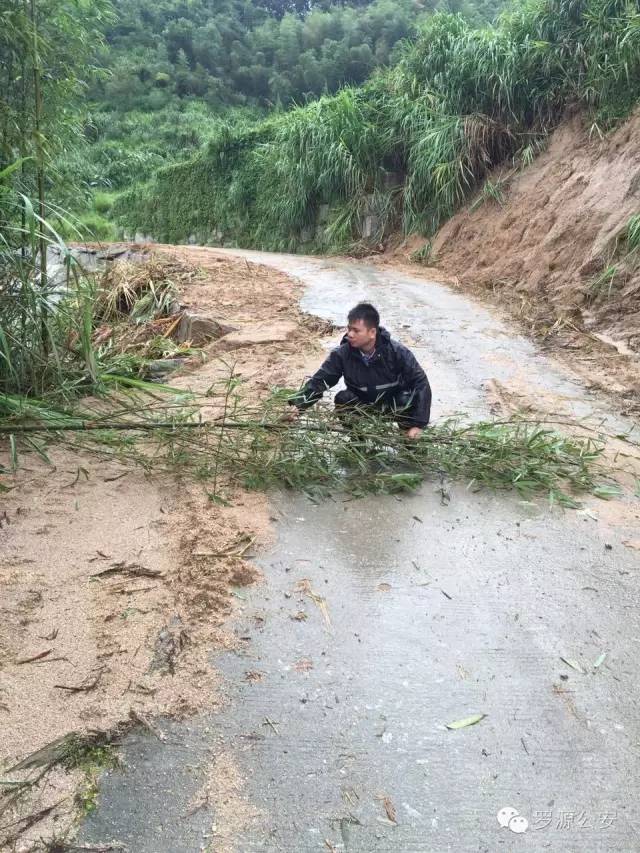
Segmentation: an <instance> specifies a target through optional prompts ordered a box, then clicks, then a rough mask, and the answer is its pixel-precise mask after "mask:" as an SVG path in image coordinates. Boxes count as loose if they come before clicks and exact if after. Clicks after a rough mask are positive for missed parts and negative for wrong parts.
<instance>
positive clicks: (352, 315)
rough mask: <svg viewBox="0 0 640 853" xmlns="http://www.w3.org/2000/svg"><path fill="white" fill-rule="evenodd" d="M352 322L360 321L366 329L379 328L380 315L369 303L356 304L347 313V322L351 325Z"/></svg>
mask: <svg viewBox="0 0 640 853" xmlns="http://www.w3.org/2000/svg"><path fill="white" fill-rule="evenodd" d="M354 320H362V322H363V323H364V324H365V326H366V327H367V329H377V328H379V327H380V315H379V314H378V312H377V311H376V309H375V308H374V307H373V305H372V304H371V303H370V302H358V304H357V305H356V307H355V308H352V309H351V311H349V313H348V314H347V321H348V322H349V323H353V321H354Z"/></svg>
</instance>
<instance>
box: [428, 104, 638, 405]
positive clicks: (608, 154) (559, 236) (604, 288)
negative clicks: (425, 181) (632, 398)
mask: <svg viewBox="0 0 640 853" xmlns="http://www.w3.org/2000/svg"><path fill="white" fill-rule="evenodd" d="M639 135H640V115H639V114H638V113H637V112H636V113H635V114H634V116H632V118H630V119H629V120H628V121H626V122H624V123H623V124H622V125H621V126H620V127H619V128H618V129H617V130H616V131H615V132H613V133H612V134H611V135H609V136H606V137H604V138H599V137H598V136H597V135H595V134H593V133H590V128H589V126H588V125H587V124H585V123H584V121H583V120H581V118H580V117H577V116H576V117H573V118H572V119H569V120H567V121H566V122H565V123H563V124H562V125H561V127H559V128H558V130H557V131H556V132H555V133H554V134H553V136H552V137H551V139H550V141H549V145H548V148H547V149H546V151H544V152H543V153H542V154H541V155H540V156H539V157H538V158H537V160H536V161H535V162H534V163H533V164H532V165H530V166H529V167H528V168H526V169H524V170H522V171H516V170H512V169H507V168H504V169H502V170H501V171H499V172H496V173H495V174H494V175H492V176H491V183H490V186H491V187H492V190H493V194H492V195H489V194H488V193H486V192H485V193H484V194H480V195H479V196H478V198H477V199H476V201H475V202H474V203H472V204H471V205H470V206H469V207H468V208H465V209H464V210H461V211H460V212H459V213H457V214H456V215H455V216H454V217H453V218H452V219H450V220H449V221H448V222H447V223H446V224H445V225H444V226H443V228H441V229H440V231H439V232H438V234H437V235H436V237H435V239H434V240H433V244H432V253H431V259H432V261H435V263H437V265H438V266H440V267H441V268H442V269H444V270H446V271H447V272H450V273H453V274H455V275H456V276H457V277H458V278H459V279H460V280H461V282H462V283H463V284H464V285H465V286H468V287H469V286H471V287H479V288H481V289H484V290H485V291H486V292H489V293H491V294H493V295H495V296H497V297H498V298H499V299H500V300H501V301H503V302H505V301H506V302H507V303H509V305H510V306H511V307H512V308H513V309H514V310H516V312H517V313H518V314H519V315H520V316H522V317H523V318H526V321H527V323H528V324H529V325H531V326H532V327H533V328H534V329H535V330H537V331H538V332H541V333H543V334H547V333H548V332H549V331H550V330H553V331H554V332H556V333H560V334H562V335H563V336H564V339H565V343H571V339H572V338H575V337H576V336H577V334H578V335H579V334H580V333H581V332H585V333H587V336H588V337H590V338H591V339H592V340H593V338H594V337H595V338H596V340H599V341H600V342H601V343H603V344H604V345H605V347H608V348H609V354H608V355H609V357H611V356H612V355H613V356H616V358H619V356H622V357H623V358H626V359H627V360H628V359H630V357H631V355H632V353H633V352H636V353H637V352H640V228H639V227H638V226H639V223H640V216H639V215H638V214H639V213H640V149H639V148H638V138H639ZM573 344H574V345H577V344H578V342H577V341H574V342H573ZM636 367H637V365H636ZM635 390H636V391H638V390H640V383H638V381H637V379H636V382H635Z"/></svg>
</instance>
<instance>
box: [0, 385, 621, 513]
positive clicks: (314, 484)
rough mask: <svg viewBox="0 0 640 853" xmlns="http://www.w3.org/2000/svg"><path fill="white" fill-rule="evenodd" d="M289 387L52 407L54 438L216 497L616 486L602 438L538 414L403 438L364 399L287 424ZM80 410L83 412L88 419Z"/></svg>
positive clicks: (571, 498)
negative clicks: (557, 426) (202, 486)
mask: <svg viewBox="0 0 640 853" xmlns="http://www.w3.org/2000/svg"><path fill="white" fill-rule="evenodd" d="M290 394H291V392H289V391H286V390H279V391H276V392H275V393H274V394H273V395H272V396H271V397H270V398H268V399H267V400H265V401H261V402H258V403H256V402H255V400H254V399H253V397H251V398H250V400H247V398H246V397H245V395H244V394H243V389H242V387H241V386H239V384H238V380H237V379H236V378H234V377H231V378H230V379H229V381H228V382H226V383H225V382H221V383H219V384H218V385H217V386H216V387H214V388H212V389H210V391H209V392H208V394H207V397H206V398H203V399H202V400H201V401H198V400H196V399H193V400H192V401H191V403H190V406H191V407H190V408H189V409H184V410H182V411H181V410H176V406H175V401H172V402H169V403H155V404H154V403H150V402H149V401H148V400H147V401H145V404H144V406H142V405H141V404H140V402H139V401H138V402H137V403H136V402H135V401H134V402H133V403H132V405H131V406H130V407H129V408H126V407H124V406H122V407H121V409H120V412H119V413H118V415H117V417H115V418H113V419H111V418H109V417H108V415H107V416H106V417H105V414H104V412H102V413H100V414H97V413H96V415H92V414H91V413H89V412H85V413H83V414H82V415H80V416H75V417H73V416H69V415H67V423H68V431H65V428H64V426H63V424H62V420H61V418H58V419H57V420H56V425H57V427H58V431H57V433H56V434H55V436H53V435H51V436H50V439H51V440H56V441H64V442H66V443H68V444H70V445H71V446H83V447H87V446H93V447H96V446H97V447H98V448H99V447H101V446H104V445H105V444H107V445H108V446H109V447H110V448H111V449H112V450H113V452H114V453H115V454H116V455H117V456H119V457H121V458H123V459H126V460H128V461H136V462H138V463H139V464H141V465H143V466H144V467H145V468H153V467H160V468H161V469H169V470H171V469H174V468H176V469H178V470H180V471H181V472H183V473H190V474H191V475H194V476H197V477H198V478H201V479H205V480H209V481H211V482H212V483H213V490H212V499H213V500H216V501H218V502H222V501H223V500H224V498H223V496H222V495H221V494H220V489H222V490H224V489H231V488H233V487H234V486H235V485H238V484H239V485H242V486H244V487H248V488H253V489H261V490H262V489H271V488H274V487H283V486H284V487H288V488H293V489H296V490H301V491H305V492H308V493H315V494H325V495H326V494H327V493H330V492H332V491H336V492H343V493H344V492H345V491H346V492H349V493H351V494H354V495H362V494H365V493H367V492H368V493H371V492H373V493H394V492H399V491H411V490H412V489H415V488H416V487H417V486H418V485H419V484H420V483H421V482H423V481H424V480H425V479H427V478H430V477H437V478H440V479H441V478H442V476H443V475H444V476H446V477H448V478H451V479H453V480H460V481H461V482H462V483H464V484H465V485H466V486H467V487H468V488H472V489H481V488H489V489H510V490H513V491H515V492H516V493H517V494H518V495H519V497H521V498H523V499H527V500H529V499H531V498H534V497H535V496H539V495H547V496H548V497H549V499H550V500H551V501H552V502H553V503H560V504H562V505H564V506H577V501H576V497H577V496H578V495H579V494H581V493H592V494H596V495H599V496H602V497H609V496H611V495H612V494H613V493H614V491H613V488H612V486H611V484H610V483H607V473H606V470H605V469H604V467H603V466H602V464H601V458H602V454H603V449H604V448H603V443H602V442H601V441H594V440H591V439H582V438H574V437H570V436H566V435H561V434H559V433H558V432H555V431H554V430H553V429H550V428H549V427H548V426H546V425H545V424H544V423H539V422H535V421H526V420H520V419H518V418H514V419H513V420H510V421H506V422H505V421H501V422H499V423H491V422H479V423H464V422H462V421H461V420H457V419H452V420H446V421H443V422H441V423H438V424H437V425H433V426H431V427H429V428H428V429H427V430H425V432H424V433H423V434H422V436H421V437H420V439H419V440H418V441H408V440H406V439H405V437H404V436H403V434H402V433H401V432H400V431H399V430H398V429H397V427H396V426H395V424H394V423H393V422H392V421H390V420H389V419H388V418H385V417H384V416H382V415H380V414H379V413H376V412H371V411H370V410H367V409H366V408H365V409H363V410H362V411H361V412H359V413H357V414H356V415H354V417H353V419H352V421H351V423H350V424H349V425H348V426H346V425H344V424H340V423H338V422H337V421H336V419H335V415H334V413H333V412H332V410H330V409H327V408H325V407H323V406H317V407H315V408H314V409H313V410H312V411H310V412H308V413H305V415H304V417H303V418H301V419H299V420H298V421H296V423H295V424H292V425H287V424H284V423H283V421H282V416H283V413H284V412H283V410H284V409H286V408H287V406H286V400H287V399H288V397H289V396H290ZM212 405H214V406H216V411H219V412H222V414H219V415H218V417H217V418H216V420H215V422H209V423H207V422H206V421H203V419H202V417H201V406H204V407H209V408H210V407H211V406H212ZM100 418H102V426H101V425H100V423H99V420H100ZM84 420H86V421H89V427H88V428H87V429H85V428H83V421H84ZM21 426H25V427H26V428H27V429H29V428H36V429H39V428H43V431H46V427H47V424H46V423H45V424H44V425H41V426H39V421H38V417H37V415H35V416H34V415H32V416H31V417H27V418H23V419H22V421H19V420H18V419H17V418H14V420H13V423H12V424H11V427H10V428H11V430H13V432H14V435H16V436H17V440H18V441H19V442H20V443H22V441H23V434H22V433H21ZM24 435H26V436H29V435H31V433H28V432H26V433H25V434H24ZM125 435H126V436H128V438H126V439H125ZM115 436H119V438H115ZM78 442H80V445H78ZM87 443H88V444H87Z"/></svg>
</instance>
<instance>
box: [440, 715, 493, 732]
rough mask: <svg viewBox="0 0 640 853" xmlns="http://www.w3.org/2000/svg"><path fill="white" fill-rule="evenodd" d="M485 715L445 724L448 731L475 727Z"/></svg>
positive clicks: (472, 716)
mask: <svg viewBox="0 0 640 853" xmlns="http://www.w3.org/2000/svg"><path fill="white" fill-rule="evenodd" d="M486 716H487V715H486V714H472V715H471V716H470V717H464V718H463V719H462V720H455V721H454V722H453V723H447V724H446V726H447V728H448V729H452V730H455V729H466V728H467V727H468V726H475V725H476V723H479V722H480V721H481V720H484V718H485V717H486Z"/></svg>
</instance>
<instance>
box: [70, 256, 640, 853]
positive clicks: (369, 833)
mask: <svg viewBox="0 0 640 853" xmlns="http://www.w3.org/2000/svg"><path fill="white" fill-rule="evenodd" d="M246 254H247V256H248V257H250V258H255V259H256V260H259V261H261V262H263V263H267V264H271V265H273V266H275V267H277V268H279V269H282V270H285V271H286V272H289V273H292V274H294V275H297V276H299V277H300V278H301V279H302V280H303V281H304V282H305V283H306V286H307V287H306V294H305V297H304V299H303V307H304V308H305V309H306V310H308V311H311V312H313V313H316V314H319V315H321V316H323V317H326V318H329V319H331V320H333V321H336V322H339V323H343V322H344V317H345V314H346V311H347V310H348V308H349V307H351V305H352V304H353V303H355V302H356V301H358V300H360V299H364V298H367V299H370V300H371V301H373V302H374V303H375V304H376V305H377V306H378V307H379V309H380V312H381V314H382V316H383V321H384V323H385V325H386V326H387V327H388V328H389V329H390V330H391V331H392V333H393V334H395V335H396V336H398V337H400V338H401V339H402V340H404V341H405V342H406V343H408V344H409V345H411V346H412V348H413V349H414V351H415V352H416V354H417V355H418V357H419V359H420V360H421V361H422V363H423V364H424V366H425V368H426V369H427V371H428V374H429V377H430V380H431V383H432V386H433V389H434V406H433V416H434V418H436V419H437V418H441V417H443V416H445V415H448V414H451V413H452V412H455V411H461V410H462V411H465V412H468V413H470V414H472V415H473V416H476V417H483V416H485V415H487V414H488V396H487V387H488V386H487V383H489V381H490V380H497V381H498V382H499V383H502V385H503V386H504V387H505V388H506V389H507V390H508V391H510V392H515V393H518V394H523V395H526V396H527V397H528V398H529V399H530V400H537V401H538V402H540V403H541V404H542V405H543V406H544V408H546V409H548V410H551V411H556V412H559V413H561V414H562V415H563V416H564V415H572V416H576V417H581V418H586V419H587V421H588V422H589V423H594V424H603V425H604V428H605V429H607V430H611V432H617V431H620V430H621V429H629V428H630V424H628V423H626V424H625V423H622V422H620V421H618V420H617V419H616V418H614V417H612V416H610V414H609V407H608V406H607V404H606V402H604V401H603V400H599V399H598V398H597V397H596V396H594V395H592V394H590V393H589V392H588V391H587V390H585V389H584V388H583V387H582V386H581V385H580V384H579V383H577V382H575V381H573V380H572V379H571V378H570V377H569V376H567V375H565V374H564V373H563V372H562V371H561V370H560V369H559V368H558V367H557V366H555V365H554V364H553V363H551V362H550V361H549V360H548V359H547V358H545V357H544V356H543V355H541V354H540V353H538V352H537V351H536V348H535V347H534V345H533V344H532V343H530V342H528V341H527V340H525V339H523V338H522V337H519V336H518V335H517V334H516V333H514V332H513V330H511V329H510V328H509V327H508V326H507V325H506V324H505V323H504V322H502V321H500V320H499V319H496V318H495V317H494V316H492V315H491V314H490V313H489V312H488V311H487V310H485V309H484V308H482V307H480V306H478V305H477V304H476V303H474V302H471V301H470V300H468V299H466V298H465V297H463V296H461V295H459V294H457V293H455V292H453V291H451V290H449V289H447V288H446V287H443V286H441V285H437V284H430V283H425V282H422V281H416V280H413V279H410V278H408V277H405V276H403V275H399V274H396V273H393V272H390V271H388V270H381V269H376V268H373V267H368V266H366V265H357V264H351V263H347V262H340V261H333V260H330V261H327V260H322V261H321V260H313V259H305V258H299V257H290V256H276V255H263V254H259V253H246ZM446 492H447V494H446V498H443V490H442V488H441V486H440V484H439V483H427V484H426V485H425V486H424V487H423V488H422V490H421V492H420V493H419V494H416V495H414V496H411V497H405V496H402V497H382V498H380V497H377V498H368V499H366V500H360V501H353V500H344V499H340V498H337V499H335V500H332V501H325V502H323V503H321V504H316V503H312V502H311V501H309V500H308V499H306V498H304V497H301V496H289V495H286V496H277V497H274V514H275V515H276V516H277V517H278V518H279V522H278V524H277V533H278V538H277V542H276V544H275V546H274V547H273V549H272V551H271V552H270V553H267V554H263V555H262V557H261V558H260V560H259V563H260V565H261V567H262V569H263V571H264V574H265V582H264V583H263V584H261V585H258V586H256V587H255V588H252V589H250V590H248V591H247V590H244V591H242V592H241V593H239V595H242V596H243V597H244V598H243V600H240V602H239V603H240V607H239V608H238V615H237V618H236V623H235V630H236V632H237V634H238V636H239V637H240V638H242V640H241V644H242V651H241V652H233V653H230V652H227V653H218V654H216V655H215V656H214V657H213V661H212V662H213V665H214V666H215V668H216V669H218V670H219V671H221V672H222V673H223V677H224V678H225V680H226V683H227V685H228V692H229V695H230V701H229V703H228V704H227V705H226V707H225V708H224V709H223V710H222V711H221V712H220V713H218V714H215V715H210V716H208V717H207V718H203V719H200V720H195V721H191V722H190V723H189V724H188V725H185V724H177V723H171V724H167V725H165V728H166V729H167V731H168V733H169V742H168V744H166V745H162V744H160V743H159V742H158V741H157V740H156V739H155V738H153V737H152V736H151V735H149V736H147V735H144V734H140V733H137V734H135V735H134V736H132V737H131V738H130V740H129V742H128V743H127V745H126V748H125V755H126V760H127V769H126V771H124V772H110V773H108V774H106V776H105V778H104V780H103V784H102V795H101V801H100V807H99V808H98V810H97V811H96V812H95V813H94V814H93V815H92V816H91V817H90V818H89V819H88V820H87V822H86V823H85V825H84V827H83V829H82V832H81V841H83V842H92V843H96V842H104V841H105V840H107V839H112V838H116V839H118V840H119V841H121V842H124V843H125V844H127V846H128V848H129V849H130V850H132V851H136V853H167V852H168V851H171V853H173V851H176V853H179V852H180V851H199V850H212V851H217V853H223V851H236V853H245V851H246V853H248V851H288V853H298V852H299V853H303V851H323V850H324V851H351V853H383V852H384V853H386V851H402V853H441V851H456V852H457V853H467V851H468V853H471V852H472V851H473V852H474V853H476V851H485V852H486V853H494V851H498V850H504V851H505V853H511V851H519V850H523V851H524V850H526V851H533V853H538V851H558V853H570V851H571V852H572V853H573V851H575V853H595V852H596V851H621V853H632V851H640V805H639V802H638V800H639V796H638V795H639V793H640V781H639V778H638V773H637V769H636V768H637V765H638V759H639V758H640V712H639V710H638V699H637V694H638V683H639V675H640V620H639V616H638V591H639V588H640V579H639V574H638V570H639V569H640V564H639V556H638V555H639V552H638V551H637V550H634V549H633V548H630V547H628V546H625V545H624V544H623V542H625V541H629V540H634V539H635V540H637V539H638V538H640V537H639V533H638V518H639V515H640V509H639V508H638V506H637V503H636V504H634V503H633V502H631V501H627V502H624V503H620V502H616V506H615V507H614V506H612V505H611V504H605V503H601V504H600V505H598V504H597V502H596V501H591V502H590V503H589V505H588V506H587V507H586V509H585V510H583V511H566V512H563V511H561V510H558V509H550V508H549V507H547V506H546V505H545V504H544V503H539V504H537V505H531V504H523V503H521V502H519V501H518V500H517V498H515V497H514V496H511V495H502V494H500V495H495V494H474V493H472V492H470V491H468V490H467V489H466V488H465V484H457V485H455V486H453V487H451V486H449V485H447V487H446ZM603 653H606V657H605V658H604V660H603V659H602V655H603ZM562 658H564V659H565V660H569V661H572V662H574V666H577V667H579V669H576V668H574V667H573V666H571V665H569V664H567V663H565V662H563V660H562ZM596 662H598V663H599V665H598V666H594V664H595V663H596ZM247 673H249V676H247ZM473 714H485V715H486V716H485V717H484V718H483V719H482V720H481V721H480V722H478V723H477V724H476V725H473V726H470V727H466V728H460V729H458V730H449V729H448V728H447V727H446V724H447V723H452V722H454V721H457V720H461V719H464V718H467V717H469V716H470V715H473ZM212 763H213V768H214V769H213V781H212V782H211V787H210V789H209V790H210V792H211V796H210V798H209V802H208V803H205V804H204V805H203V807H202V808H199V809H196V810H195V811H194V810H193V806H192V805H191V806H190V804H193V802H194V796H196V797H197V791H198V790H199V789H201V788H202V785H203V781H204V780H206V774H207V772H208V771H207V768H210V767H211V766H212ZM505 808H510V809H511V811H508V812H502V813H501V818H502V823H503V824H504V825H503V826H501V825H500V823H499V821H498V817H497V816H498V813H499V812H501V810H503V809H505Z"/></svg>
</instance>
